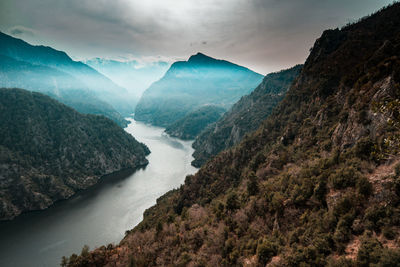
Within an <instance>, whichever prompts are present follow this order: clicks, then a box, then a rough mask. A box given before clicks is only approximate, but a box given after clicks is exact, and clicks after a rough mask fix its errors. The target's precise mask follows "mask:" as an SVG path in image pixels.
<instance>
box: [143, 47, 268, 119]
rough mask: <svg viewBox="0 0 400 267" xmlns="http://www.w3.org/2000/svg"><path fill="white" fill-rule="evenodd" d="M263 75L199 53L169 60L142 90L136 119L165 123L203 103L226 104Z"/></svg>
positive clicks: (243, 92)
mask: <svg viewBox="0 0 400 267" xmlns="http://www.w3.org/2000/svg"><path fill="white" fill-rule="evenodd" d="M262 78H263V77H262V75H260V74H257V73H255V72H253V71H251V70H249V69H247V68H244V67H241V66H238V65H235V64H233V63H230V62H228V61H224V60H218V59H214V58H211V57H208V56H206V55H204V54H201V53H198V54H196V55H194V56H191V57H190V58H189V60H188V61H179V62H175V63H174V64H172V66H171V67H170V68H169V70H168V71H167V73H166V74H165V75H164V77H163V78H161V79H160V80H159V81H157V82H155V83H153V84H152V85H151V86H150V87H149V88H148V89H147V90H146V91H145V92H144V93H143V96H142V98H141V99H140V101H139V103H138V105H137V106H136V110H135V119H136V120H138V121H144V122H147V123H151V124H153V125H158V126H167V125H169V124H171V123H173V122H175V121H177V120H179V119H181V118H183V117H184V116H185V115H186V114H188V113H189V112H192V111H194V110H196V109H197V108H199V107H200V106H202V105H207V104H212V105H221V106H224V107H225V108H229V107H230V106H231V105H232V104H233V103H235V102H236V101H237V100H239V98H240V97H241V96H243V95H245V94H248V93H250V92H251V91H252V90H253V89H254V88H255V87H256V86H257V85H258V84H259V83H260V82H261V80H262Z"/></svg>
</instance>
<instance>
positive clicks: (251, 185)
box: [247, 172, 260, 196]
mask: <svg viewBox="0 0 400 267" xmlns="http://www.w3.org/2000/svg"><path fill="white" fill-rule="evenodd" d="M248 179H249V180H248V182H247V193H248V194H249V195H250V196H253V195H255V194H257V193H258V191H259V190H260V188H259V184H258V177H257V176H256V174H255V173H254V172H251V173H250V174H249V176H248Z"/></svg>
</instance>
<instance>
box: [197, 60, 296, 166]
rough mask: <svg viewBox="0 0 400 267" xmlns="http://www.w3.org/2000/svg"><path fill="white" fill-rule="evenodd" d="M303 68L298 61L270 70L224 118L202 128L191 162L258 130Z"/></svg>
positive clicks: (203, 159) (202, 161)
mask: <svg viewBox="0 0 400 267" xmlns="http://www.w3.org/2000/svg"><path fill="white" fill-rule="evenodd" d="M301 68H302V66H301V65H297V66H295V67H293V68H290V69H287V70H282V71H280V72H276V73H271V74H268V75H267V76H265V77H264V80H263V81H262V83H261V84H260V85H259V86H258V87H257V88H256V89H254V91H253V92H251V94H250V95H246V96H243V97H242V98H241V99H240V100H239V101H238V102H237V103H236V104H235V105H234V106H233V107H232V108H231V109H230V110H229V111H228V112H227V113H226V114H225V115H224V116H223V117H222V118H221V119H219V120H218V121H217V122H216V123H215V124H213V125H212V126H210V127H208V128H206V129H205V130H204V131H203V132H201V133H200V135H198V136H197V138H196V140H195V142H194V143H193V147H194V148H195V152H194V154H193V157H194V158H195V160H194V161H193V162H192V164H193V165H194V166H196V167H200V166H201V165H202V164H203V163H204V162H205V161H207V160H208V159H209V158H210V157H212V156H215V155H217V154H218V153H219V152H220V151H222V150H225V149H227V148H229V147H232V146H234V145H236V144H238V143H239V142H240V141H241V140H242V139H243V137H244V136H245V135H246V134H247V133H251V132H253V131H255V130H257V128H258V127H259V126H260V124H261V123H262V121H264V120H265V119H266V118H267V116H268V115H269V114H271V112H272V110H273V109H274V108H275V106H276V105H277V104H278V103H279V102H280V101H282V99H283V98H284V96H285V93H286V92H287V90H289V87H290V85H291V84H292V82H293V80H294V79H295V78H296V77H297V76H298V74H299V73H300V70H301Z"/></svg>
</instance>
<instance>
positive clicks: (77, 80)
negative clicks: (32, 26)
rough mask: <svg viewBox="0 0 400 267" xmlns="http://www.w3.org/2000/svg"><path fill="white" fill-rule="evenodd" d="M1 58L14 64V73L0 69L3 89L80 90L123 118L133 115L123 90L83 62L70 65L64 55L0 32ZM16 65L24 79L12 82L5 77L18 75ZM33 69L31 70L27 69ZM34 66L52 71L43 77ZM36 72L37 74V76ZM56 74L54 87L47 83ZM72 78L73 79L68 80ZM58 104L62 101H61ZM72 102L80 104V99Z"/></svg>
mask: <svg viewBox="0 0 400 267" xmlns="http://www.w3.org/2000/svg"><path fill="white" fill-rule="evenodd" d="M0 55H2V56H5V57H7V58H11V59H14V60H15V62H14V63H13V70H15V72H11V71H9V70H7V69H6V68H5V67H4V66H3V67H2V70H3V71H2V73H1V74H0V75H2V76H3V77H5V78H7V79H6V80H7V82H8V84H5V83H3V80H1V81H0V86H3V87H4V86H8V85H9V84H10V83H11V84H12V83H18V84H19V85H21V86H20V87H23V88H28V87H29V88H30V90H34V91H43V92H46V93H47V92H50V91H51V90H49V89H52V91H53V92H55V94H57V91H59V90H60V91H63V90H66V89H68V90H70V89H74V90H80V91H85V92H86V93H87V92H90V93H91V94H92V96H93V97H92V99H93V98H94V97H95V98H97V99H98V100H101V102H103V103H104V102H106V103H108V104H109V105H111V106H112V107H113V108H115V109H116V110H117V111H118V112H119V113H121V114H123V115H128V114H131V113H132V112H133V108H134V107H133V105H131V103H130V100H129V98H128V97H127V91H126V90H125V89H124V88H122V87H119V86H117V85H116V84H114V83H113V82H112V81H111V80H110V79H108V78H107V77H105V76H104V75H102V74H100V73H99V72H97V71H96V70H94V69H92V68H91V67H89V66H87V65H85V64H83V63H82V62H76V61H73V60H72V59H71V58H70V57H69V56H68V55H67V54H66V53H65V52H62V51H58V50H55V49H53V48H51V47H46V46H33V45H30V44H28V43H26V42H24V41H23V40H20V39H17V38H13V37H11V36H9V35H6V34H4V33H1V32H0ZM2 60H5V58H4V57H3V58H2ZM3 64H4V63H3ZM18 64H22V65H21V68H22V69H23V70H24V71H25V75H24V76H23V77H20V79H19V80H18V81H15V80H14V79H13V78H14V76H10V77H7V76H6V73H8V74H9V75H18V72H19V70H18ZM28 64H29V65H28ZM32 66H34V67H33V68H32V69H30V67H32ZM37 66H39V67H47V68H51V69H52V70H51V71H49V74H50V75H48V76H50V77H46V70H45V69H38V68H36V67H37ZM38 70H39V71H40V72H39V73H37V71H38ZM47 70H48V69H47ZM55 71H58V72H57V75H56V77H57V79H55V81H54V82H53V83H49V81H51V80H54V79H53V78H54V76H52V75H53V74H54V73H55ZM15 73H16V74H15ZM61 73H63V74H61ZM39 75H40V77H39ZM71 77H73V79H70V78H71ZM31 80H35V81H36V83H35V85H34V86H33V85H32V84H30V81H31ZM41 80H45V81H46V82H45V83H44V84H43V86H44V87H47V88H46V89H45V90H43V88H42V85H41V84H40V81H41ZM58 82H61V86H59V83H58ZM64 86H66V87H64ZM60 100H61V101H62V99H60ZM75 100H77V101H83V99H82V98H79V97H78V98H77V99H75ZM103 103H99V105H98V108H99V109H101V107H102V106H103ZM92 104H93V101H92Z"/></svg>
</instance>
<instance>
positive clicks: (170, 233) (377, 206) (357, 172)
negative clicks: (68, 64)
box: [67, 3, 400, 267]
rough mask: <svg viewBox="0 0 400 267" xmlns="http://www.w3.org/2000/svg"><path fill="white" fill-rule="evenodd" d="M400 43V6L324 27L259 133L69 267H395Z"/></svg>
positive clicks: (399, 210) (399, 223) (399, 222)
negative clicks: (115, 242)
mask: <svg viewBox="0 0 400 267" xmlns="http://www.w3.org/2000/svg"><path fill="white" fill-rule="evenodd" d="M399 37H400V3H394V4H392V5H390V6H389V7H387V8H384V9H381V10H380V11H378V12H377V13H376V14H373V15H371V16H369V17H366V18H363V19H362V20H360V21H359V22H357V23H355V24H350V25H347V26H345V27H343V28H342V29H333V30H327V31H324V32H323V34H322V36H321V37H320V38H319V39H318V40H317V41H316V42H315V43H314V46H313V48H312V49H311V53H310V55H309V57H308V58H307V60H306V62H305V64H304V66H303V68H302V70H301V73H300V75H299V76H298V77H297V78H296V79H295V80H294V82H293V84H292V85H291V87H290V89H289V90H288V92H287V93H286V95H285V97H284V99H283V100H282V101H281V102H280V104H278V106H277V107H276V108H275V109H274V111H273V112H272V113H271V115H270V116H268V118H267V119H266V120H265V121H264V122H263V123H262V124H261V125H260V127H259V128H258V129H257V130H256V131H255V132H252V133H251V134H250V135H249V136H247V137H246V138H244V139H243V140H242V141H241V142H240V144H238V145H236V146H234V147H233V148H231V149H228V150H227V151H224V152H221V153H219V154H218V155H217V156H215V157H214V158H213V159H211V160H210V161H209V162H207V163H206V164H205V165H203V166H202V168H201V169H200V170H199V171H198V172H197V173H196V174H195V175H190V176H187V177H186V180H185V184H184V185H182V186H181V187H180V188H179V189H176V190H172V191H170V192H168V193H166V194H165V195H164V196H162V197H160V198H159V199H158V200H157V204H156V205H155V206H153V207H151V208H150V209H148V210H147V211H146V212H145V213H144V219H143V221H142V222H141V223H140V224H139V225H138V226H137V227H135V228H134V229H133V230H130V231H127V234H126V236H125V238H123V239H122V241H121V242H120V244H119V245H117V246H109V247H107V248H106V247H105V246H102V247H100V248H98V249H96V250H94V251H93V252H91V253H82V254H81V256H76V255H74V257H71V258H70V261H69V262H68V265H67V266H129V265H130V264H131V265H136V266H318V267H319V266H321V267H322V266H357V267H363V266H399V262H400V243H399V242H398V241H399V237H400V50H399V48H400V38H399ZM84 252H86V251H84Z"/></svg>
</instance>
